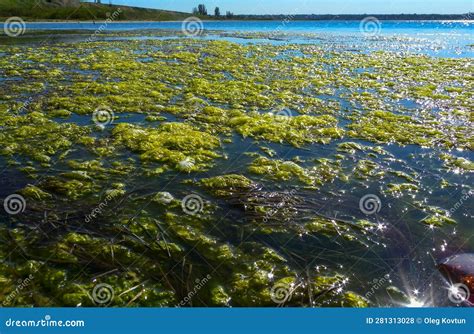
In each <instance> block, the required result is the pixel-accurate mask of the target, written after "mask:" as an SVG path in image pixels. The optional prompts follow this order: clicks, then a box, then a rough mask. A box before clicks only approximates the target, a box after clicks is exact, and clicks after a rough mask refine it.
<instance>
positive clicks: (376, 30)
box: [26, 19, 474, 57]
mask: <svg viewBox="0 0 474 334" xmlns="http://www.w3.org/2000/svg"><path fill="white" fill-rule="evenodd" d="M182 28H183V23H182V22H128V23H123V22H116V23H114V22H112V23H104V22H96V23H92V22H76V23H72V22H68V23H57V22H45V23H39V22H37V23H27V24H26V30H27V31H35V30H58V31H61V30H91V31H96V30H99V29H100V31H104V32H124V31H139V30H143V31H145V30H182ZM200 28H201V29H202V30H203V32H204V33H205V34H206V33H210V32H219V33H225V32H229V33H237V32H245V33H249V32H254V33H267V34H268V33H278V34H286V35H290V36H288V38H287V41H291V42H298V43H307V42H309V43H318V44H319V43H323V44H324V41H327V43H328V44H331V45H334V44H341V45H345V46H346V47H354V46H355V47H357V46H362V45H364V46H365V45H367V42H368V40H370V45H367V48H368V49H369V50H370V49H374V50H393V51H412V52H419V53H427V54H430V55H434V56H441V57H446V56H449V57H473V56H474V52H473V49H472V47H471V45H473V44H474V21H472V20H471V21H468V20H466V21H377V20H375V19H369V20H368V21H367V22H365V23H364V22H361V21H291V20H289V21H203V22H202V23H201V25H200ZM310 36H312V37H313V39H312V40H311V39H310V40H308V38H309V37H310ZM315 37H317V39H316V40H315V39H314V38H315ZM203 38H206V36H204V37H203ZM211 38H213V39H215V38H216V36H211ZM226 38H227V39H229V37H226ZM232 41H234V42H235V41H236V40H232ZM237 42H239V41H237ZM240 42H241V41H240ZM245 42H252V41H251V40H248V39H247V41H245ZM254 42H262V41H261V40H256V41H254ZM264 42H268V40H264ZM273 43H277V42H275V41H273Z"/></svg>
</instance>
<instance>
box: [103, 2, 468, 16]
mask: <svg viewBox="0 0 474 334" xmlns="http://www.w3.org/2000/svg"><path fill="white" fill-rule="evenodd" d="M102 2H103V3H108V2H109V0H102ZM111 2H112V3H113V4H123V5H129V6H137V7H148V8H159V9H168V10H176V11H183V12H191V10H192V8H193V7H196V6H197V5H198V4H199V3H203V4H205V5H206V6H207V8H208V10H209V11H211V10H212V11H213V10H214V7H216V6H219V7H220V8H221V12H224V13H225V12H226V11H227V10H230V11H232V12H234V13H235V14H401V13H407V14H412V13H417V14H443V13H449V14H457V13H467V12H470V11H471V12H472V11H474V0H111Z"/></svg>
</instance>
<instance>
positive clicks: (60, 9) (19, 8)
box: [0, 0, 190, 21]
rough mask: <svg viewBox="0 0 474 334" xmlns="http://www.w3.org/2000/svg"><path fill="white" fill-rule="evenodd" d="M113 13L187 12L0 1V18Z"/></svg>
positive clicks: (135, 16)
mask: <svg viewBox="0 0 474 334" xmlns="http://www.w3.org/2000/svg"><path fill="white" fill-rule="evenodd" d="M119 8H120V11H119ZM113 13H116V14H115V15H114V17H116V20H131V21H133V20H137V21H174V20H182V19H184V18H186V17H188V16H190V14H188V13H181V12H173V11H166V10H158V9H146V8H138V7H129V6H116V5H106V4H94V3H79V4H77V5H76V6H74V5H64V6H61V5H58V4H57V1H54V0H51V3H48V2H47V1H46V0H2V1H1V2H0V19H1V18H8V17H12V16H20V17H22V18H23V19H24V20H28V21H44V20H81V21H89V20H104V19H107V18H108V17H109V16H111V15H112V14H113ZM117 15H118V16H117Z"/></svg>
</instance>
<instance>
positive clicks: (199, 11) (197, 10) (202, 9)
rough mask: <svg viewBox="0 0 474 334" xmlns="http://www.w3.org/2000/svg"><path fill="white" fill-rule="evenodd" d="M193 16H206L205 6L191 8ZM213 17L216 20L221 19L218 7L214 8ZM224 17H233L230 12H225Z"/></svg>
mask: <svg viewBox="0 0 474 334" xmlns="http://www.w3.org/2000/svg"><path fill="white" fill-rule="evenodd" d="M193 14H194V15H202V16H208V15H209V14H208V11H207V8H206V5H204V4H199V5H198V6H197V7H194V8H193ZM214 16H215V17H217V18H222V17H223V16H222V14H221V9H220V8H219V7H216V8H215V9H214ZM225 17H226V18H227V19H231V18H233V17H234V13H232V12H230V11H227V12H226V13H225Z"/></svg>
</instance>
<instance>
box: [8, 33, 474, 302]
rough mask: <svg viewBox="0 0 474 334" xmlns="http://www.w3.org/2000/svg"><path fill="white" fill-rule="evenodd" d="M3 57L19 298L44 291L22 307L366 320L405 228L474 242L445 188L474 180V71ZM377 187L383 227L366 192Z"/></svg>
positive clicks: (286, 52)
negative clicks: (314, 309)
mask: <svg viewBox="0 0 474 334" xmlns="http://www.w3.org/2000/svg"><path fill="white" fill-rule="evenodd" d="M115 34H116V35H119V36H122V35H121V34H123V35H126V36H129V35H133V34H134V33H114V36H115ZM154 34H158V33H156V32H155V33H154ZM164 35H166V36H168V35H170V34H167V33H164V32H163V33H162V34H161V33H160V34H159V36H164ZM237 35H238V36H244V37H246V38H251V37H258V38H266V37H268V35H265V34H260V33H256V34H249V35H245V34H240V33H239V34H237ZM283 37H284V38H289V37H288V36H283ZM307 38H310V37H307ZM313 38H314V37H313ZM328 50H329V51H328ZM0 53H1V54H2V57H1V58H0V74H1V75H2V77H4V78H5V80H3V79H2V80H1V81H0V159H1V160H0V161H1V164H2V169H3V166H5V167H6V168H7V170H8V173H11V175H13V178H14V179H15V181H16V180H18V182H17V183H16V182H13V183H11V184H10V183H8V182H5V185H6V186H7V187H8V193H1V194H0V195H1V196H2V198H3V197H6V196H7V195H9V194H10V193H13V192H15V193H17V194H19V195H21V196H23V197H24V198H25V200H26V210H25V212H24V213H23V214H20V215H12V216H1V217H2V221H3V220H4V218H5V221H8V223H9V224H2V225H1V226H0V238H1V241H2V243H1V246H0V255H1V258H2V259H4V261H2V262H1V263H0V297H6V296H11V295H12V293H14V291H15V289H16V284H17V282H18V280H25V279H27V278H28V279H29V277H30V275H32V276H33V277H34V278H32V279H31V282H29V281H28V282H29V285H28V286H27V287H26V288H25V289H24V290H23V291H22V292H21V293H20V294H18V296H16V297H15V298H7V299H6V298H0V299H2V300H3V301H8V305H11V306H78V305H81V306H100V305H98V304H97V301H95V300H94V299H93V298H92V297H91V295H92V291H93V289H94V288H95V287H96V286H97V285H98V284H108V285H110V286H111V287H112V288H113V290H114V291H113V292H114V293H113V298H112V299H111V300H110V301H109V302H108V303H107V305H110V306H176V305H179V306H277V305H281V306H344V307H345V306H348V307H365V306H368V305H372V302H373V301H369V300H366V298H363V297H362V295H365V294H366V292H367V291H364V288H363V287H361V285H360V284H358V282H360V281H371V280H372V279H374V277H373V275H375V274H373V273H374V272H375V269H378V268H379V266H384V265H385V263H383V264H381V263H378V264H376V263H373V264H372V263H369V264H366V265H367V267H360V266H361V264H360V261H363V262H364V263H365V262H367V263H368V262H370V261H369V260H367V261H366V259H365V258H364V255H363V254H366V252H367V251H371V252H372V254H373V255H374V259H375V258H379V257H381V256H384V255H382V253H383V252H382V251H380V249H382V248H383V247H384V246H385V242H386V241H387V240H385V239H384V229H385V227H386V225H387V226H388V225H390V224H392V223H393V224H396V222H394V221H393V219H391V217H395V216H402V213H404V212H405V211H404V210H405V207H406V206H409V207H410V208H413V210H415V214H413V216H407V218H406V219H407V221H408V224H411V223H412V221H413V222H414V223H415V224H411V225H413V226H411V227H410V230H411V229H413V230H416V229H417V228H418V227H419V228H420V229H422V230H423V231H425V230H426V228H425V227H424V226H423V225H428V226H431V227H437V229H436V230H438V229H439V230H440V232H442V233H450V232H451V230H449V232H448V230H447V229H448V228H450V226H451V225H453V224H454V223H456V222H457V223H458V226H459V227H460V228H462V226H463V225H462V223H463V222H462V219H463V218H462V217H463V216H462V214H461V213H462V212H464V211H462V210H460V211H459V213H458V212H453V214H451V212H450V211H449V210H447V209H445V208H449V207H450V206H451V205H454V204H453V203H451V204H449V203H447V202H444V201H442V200H441V199H442V198H443V195H442V194H439V193H437V191H438V189H437V187H438V184H440V183H442V184H444V185H445V186H446V187H449V189H450V190H456V189H460V188H459V187H460V186H461V185H462V184H463V183H466V182H469V179H468V178H467V177H469V172H470V171H472V162H471V161H472V157H471V155H470V154H471V152H470V151H471V150H472V147H473V138H472V131H470V129H471V128H472V121H473V119H472V112H470V107H471V105H472V98H473V96H472V92H473V89H472V88H473V86H472V85H473V82H472V78H470V72H472V64H470V62H469V60H468V59H462V58H459V59H454V58H453V59H444V58H434V57H428V56H422V55H415V54H400V53H395V52H372V53H362V52H361V53H359V52H352V51H346V50H342V49H340V50H339V49H338V50H333V49H326V48H323V47H320V46H317V45H298V44H286V45H271V44H256V45H253V44H235V43H230V42H226V41H211V40H205V39H199V40H194V39H170V40H158V39H149V40H136V39H131V40H127V41H120V40H113V41H97V42H91V43H75V44H69V43H61V44H51V45H38V46H36V47H35V48H32V47H31V46H0ZM101 109H103V110H104V111H106V112H109V115H108V116H110V117H109V121H108V122H106V123H104V124H102V123H100V122H99V123H100V124H96V123H95V122H94V120H93V115H94V112H95V111H96V110H101ZM96 121H97V120H96ZM99 121H100V120H99ZM407 146H409V147H407ZM256 150H257V151H256ZM245 153H248V155H245ZM405 153H407V154H405ZM408 153H413V157H415V158H410V157H409V155H408ZM425 171H429V172H432V173H433V174H435V175H434V177H433V178H430V177H431V175H430V177H428V176H427V174H428V173H426V172H425ZM8 175H10V174H8ZM18 175H21V176H18ZM461 177H466V179H463V178H461ZM433 180H434V181H435V182H432V181H433ZM2 181H3V180H2ZM3 185H4V183H2V186H3ZM369 187H370V190H369ZM369 191H370V192H372V193H376V191H377V193H378V191H379V192H380V194H383V195H384V196H386V197H383V198H382V199H381V203H382V206H383V207H382V210H381V211H380V213H378V214H377V215H372V216H371V215H365V214H364V213H363V212H360V210H358V206H357V202H358V200H359V198H356V199H354V198H353V197H351V196H349V193H354V194H357V196H356V195H354V196H356V197H359V195H360V197H362V196H363V195H365V194H366V193H368V192H369ZM454 194H455V193H454ZM189 195H192V196H194V198H197V197H199V198H200V200H201V201H199V200H198V201H197V202H196V203H197V204H198V205H197V207H196V208H197V209H198V211H197V212H195V214H187V213H186V211H185V210H184V209H183V207H185V205H184V204H185V203H184V202H185V199H186V198H187V197H188V196H189ZM405 195H410V196H405ZM196 196H197V197H196ZM402 200H403V201H402ZM439 202H441V203H439ZM354 203H355V205H354V207H355V210H354V207H352V205H353V204H354ZM426 203H434V204H435V205H439V207H438V206H434V205H428V204H426ZM466 203H467V202H466ZM464 205H465V207H466V208H467V207H468V205H467V204H464ZM443 207H445V208H443ZM457 207H460V205H458V206H457ZM91 212H92V213H94V216H91V215H90V213H91ZM387 212H388V213H387ZM379 219H381V221H379ZM385 223H387V224H385ZM395 228H400V225H396V226H395ZM433 233H436V231H435V230H434V232H433ZM444 235H445V234H442V236H443V238H444ZM433 239H435V237H433ZM398 240H399V239H398V238H397V245H396V246H397V247H398V246H400V245H398ZM321 252H322V253H321ZM379 252H380V253H379ZM320 253H321V254H324V255H322V256H316V254H320ZM423 253H424V251H423ZM352 254H361V255H360V256H359V257H357V256H356V255H354V256H353V255H352ZM383 260H384V261H385V259H383ZM353 264H355V265H354V266H352V265H353ZM343 265H349V266H346V267H344V269H341V268H342V266H343ZM369 267H370V269H373V270H369V269H367V268H369ZM321 268H324V269H321ZM366 269H367V270H366ZM343 270H344V275H341V272H342V271H343ZM377 277H378V276H377ZM204 278H205V279H204ZM197 281H199V283H196V282H197ZM352 282H356V283H355V284H352ZM196 284H199V286H200V287H201V288H200V289H199V291H197V292H196V294H195V295H194V297H193V298H191V299H189V298H188V296H189V293H190V292H192V291H193V286H194V285H196ZM394 284H400V285H401V283H400V281H399V282H395V283H394ZM278 287H284V288H285V290H286V291H287V292H288V294H287V296H286V298H284V299H283V300H281V299H278V298H275V296H276V295H275V289H276V288H278ZM33 292H34V293H33ZM275 300H276V301H275ZM387 304H390V302H381V305H387Z"/></svg>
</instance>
